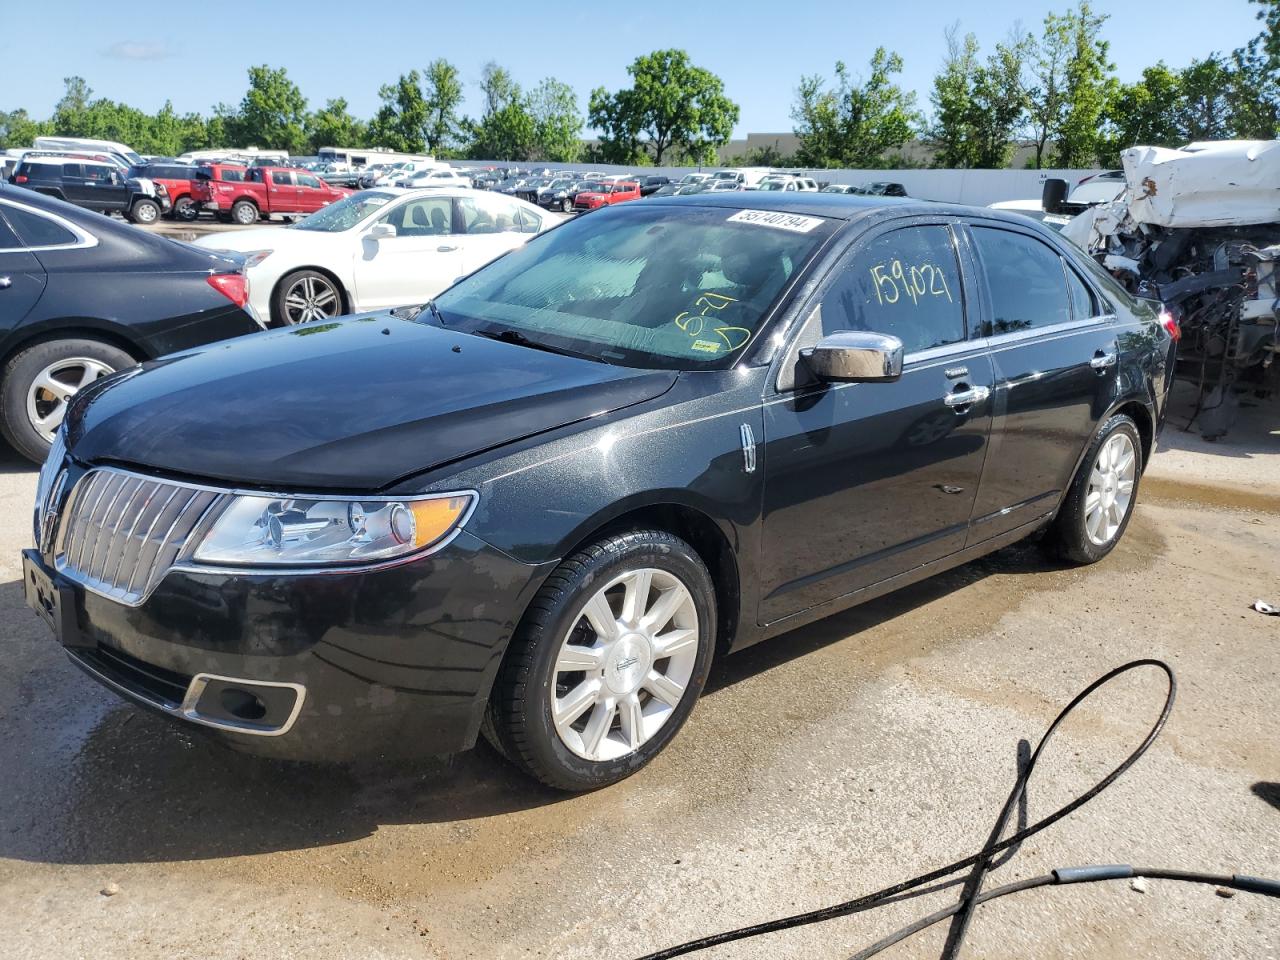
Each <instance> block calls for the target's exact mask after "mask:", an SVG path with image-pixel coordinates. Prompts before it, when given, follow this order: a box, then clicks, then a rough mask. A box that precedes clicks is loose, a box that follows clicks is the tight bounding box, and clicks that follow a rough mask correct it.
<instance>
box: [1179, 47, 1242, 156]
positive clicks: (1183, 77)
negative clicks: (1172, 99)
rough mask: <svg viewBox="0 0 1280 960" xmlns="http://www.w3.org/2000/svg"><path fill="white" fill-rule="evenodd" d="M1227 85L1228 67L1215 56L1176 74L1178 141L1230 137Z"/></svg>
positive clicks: (1230, 79)
mask: <svg viewBox="0 0 1280 960" xmlns="http://www.w3.org/2000/svg"><path fill="white" fill-rule="evenodd" d="M1231 82H1232V77H1231V70H1230V67H1229V66H1228V64H1227V62H1226V61H1224V60H1223V59H1221V58H1220V57H1218V56H1217V55H1216V54H1211V55H1210V56H1208V57H1206V58H1205V59H1203V60H1193V61H1191V64H1190V65H1189V66H1187V67H1186V68H1185V69H1183V70H1182V72H1181V73H1180V74H1179V75H1178V86H1179V89H1180V93H1181V97H1180V98H1179V99H1178V101H1177V104H1176V111H1175V118H1176V122H1177V125H1178V128H1179V139H1182V140H1185V141H1187V142H1194V141H1196V140H1227V139H1230V138H1231V136H1232V134H1233V132H1234V130H1233V124H1232V122H1231V121H1232V117H1231V105H1230V101H1229V100H1228V96H1227V92H1228V90H1229V88H1230V85H1231Z"/></svg>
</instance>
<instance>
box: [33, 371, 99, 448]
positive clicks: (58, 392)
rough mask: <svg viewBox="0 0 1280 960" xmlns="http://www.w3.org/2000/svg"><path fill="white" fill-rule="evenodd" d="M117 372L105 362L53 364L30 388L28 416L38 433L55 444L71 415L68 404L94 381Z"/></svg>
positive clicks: (39, 374)
mask: <svg viewBox="0 0 1280 960" xmlns="http://www.w3.org/2000/svg"><path fill="white" fill-rule="evenodd" d="M112 373H115V370H114V369H112V368H111V367H109V366H107V365H106V364H105V363H103V362H102V361H101V360H94V359H93V358H92V357H68V358H66V359H64V360H58V361H56V362H54V363H51V364H49V366H47V367H45V368H44V369H43V370H41V371H40V373H38V374H37V375H36V377H35V379H34V380H32V381H31V386H30V387H28V388H27V417H28V419H30V421H31V426H33V427H34V428H35V431H36V433H38V434H40V436H41V437H43V438H44V439H45V440H47V441H49V442H50V443H52V442H53V436H54V434H55V433H57V432H58V427H60V426H61V425H62V420H63V418H64V417H65V416H66V415H67V403H68V401H70V400H71V398H72V397H74V396H75V395H76V394H77V393H79V392H80V391H81V390H83V389H84V388H85V387H87V386H88V385H89V384H91V383H93V381H95V380H97V379H99V378H101V377H105V376H107V375H108V374H112Z"/></svg>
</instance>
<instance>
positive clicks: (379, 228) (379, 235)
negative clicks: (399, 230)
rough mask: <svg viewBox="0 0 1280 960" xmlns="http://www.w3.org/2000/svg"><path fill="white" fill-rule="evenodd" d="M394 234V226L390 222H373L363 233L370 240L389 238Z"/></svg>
mask: <svg viewBox="0 0 1280 960" xmlns="http://www.w3.org/2000/svg"><path fill="white" fill-rule="evenodd" d="M395 235H396V228H395V227H394V226H393V225H392V224H390V223H375V224H374V225H373V228H372V229H371V230H370V231H369V232H368V233H366V234H365V236H366V237H368V238H369V239H370V240H390V239H391V238H392V237H394V236H395Z"/></svg>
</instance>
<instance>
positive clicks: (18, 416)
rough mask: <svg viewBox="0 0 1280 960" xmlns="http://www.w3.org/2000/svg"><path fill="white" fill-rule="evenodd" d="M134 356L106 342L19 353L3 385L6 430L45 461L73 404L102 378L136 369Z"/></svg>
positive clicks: (1, 423) (52, 344) (48, 344)
mask: <svg viewBox="0 0 1280 960" xmlns="http://www.w3.org/2000/svg"><path fill="white" fill-rule="evenodd" d="M134 363H135V361H134V359H133V357H131V356H129V354H127V353H125V352H124V351H123V350H121V349H119V348H118V347H113V346H111V345H110V344H106V343H103V342H102V341H100V340H85V339H79V338H77V339H69V340H46V341H45V342H43V343H37V344H35V345H34V346H31V347H28V348H27V349H25V350H23V351H21V352H20V353H18V354H17V355H16V356H15V357H14V358H13V359H12V360H10V361H9V363H8V365H7V366H6V367H5V370H4V382H3V386H0V430H3V432H4V436H5V439H6V440H8V441H9V443H10V444H11V445H12V446H13V448H14V449H15V450H17V451H18V452H19V453H21V454H22V455H23V456H24V457H27V458H28V459H29V460H35V461H36V462H37V463H38V462H40V461H42V460H44V458H45V456H46V455H47V454H48V452H49V445H50V444H51V443H52V442H53V437H54V434H55V433H57V431H58V427H60V426H61V425H62V420H63V418H64V417H65V416H66V413H67V404H68V403H70V402H71V398H72V397H74V396H75V395H76V394H77V393H78V392H79V391H80V390H82V389H83V388H85V387H87V386H88V385H89V384H91V383H93V381H95V380H97V379H99V378H100V377H105V376H107V375H108V374H111V373H114V372H115V371H117V370H123V369H125V368H126V367H131V366H133V365H134Z"/></svg>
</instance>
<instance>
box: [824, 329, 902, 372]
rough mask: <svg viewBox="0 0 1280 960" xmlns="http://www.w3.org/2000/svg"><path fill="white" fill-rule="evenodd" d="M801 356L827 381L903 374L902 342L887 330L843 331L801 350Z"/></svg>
mask: <svg viewBox="0 0 1280 960" xmlns="http://www.w3.org/2000/svg"><path fill="white" fill-rule="evenodd" d="M800 359H801V360H802V361H803V362H804V365H805V366H806V367H808V368H809V372H810V373H812V374H813V375H814V376H815V377H817V378H818V379H819V380H822V381H826V382H834V383H871V382H875V381H892V380H897V379H898V378H899V377H901V376H902V341H901V340H899V339H898V338H897V337H891V336H889V335H888V334H884V333H868V332H866V331H862V330H841V331H839V332H838V333H833V334H831V335H830V336H827V337H823V338H822V339H821V340H819V341H818V342H817V343H816V344H815V345H814V346H812V347H809V348H808V349H806V350H801V351H800Z"/></svg>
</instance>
